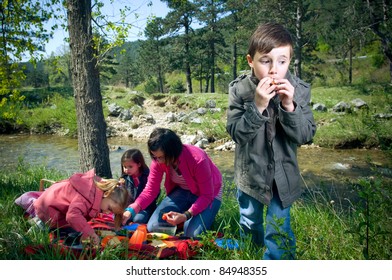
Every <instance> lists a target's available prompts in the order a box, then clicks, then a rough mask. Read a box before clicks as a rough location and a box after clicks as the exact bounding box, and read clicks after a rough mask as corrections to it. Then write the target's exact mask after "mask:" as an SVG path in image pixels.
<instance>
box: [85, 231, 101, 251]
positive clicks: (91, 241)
mask: <svg viewBox="0 0 392 280" xmlns="http://www.w3.org/2000/svg"><path fill="white" fill-rule="evenodd" d="M81 241H82V244H87V245H92V246H94V247H97V246H99V245H100V243H101V239H100V238H99V236H98V235H97V234H96V233H95V232H94V233H93V234H91V235H90V236H86V237H82V239H81Z"/></svg>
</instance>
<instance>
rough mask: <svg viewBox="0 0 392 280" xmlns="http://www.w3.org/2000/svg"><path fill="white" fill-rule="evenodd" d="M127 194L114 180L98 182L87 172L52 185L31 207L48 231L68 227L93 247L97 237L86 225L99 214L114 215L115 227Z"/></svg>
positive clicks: (119, 223)
mask: <svg viewBox="0 0 392 280" xmlns="http://www.w3.org/2000/svg"><path fill="white" fill-rule="evenodd" d="M128 195H129V194H128V192H127V190H126V189H125V187H122V186H120V185H119V182H118V180H115V179H102V178H100V177H98V176H96V175H95V170H94V169H91V170H90V171H88V172H86V173H75V174H73V175H72V176H71V177H70V178H69V179H66V180H62V181H59V182H56V183H54V184H53V185H51V186H50V187H49V188H47V189H46V190H45V191H44V192H43V193H42V195H41V196H40V197H39V198H38V199H37V200H35V201H34V204H33V205H34V208H35V213H36V215H37V217H38V218H39V219H41V220H42V221H43V222H44V223H47V224H48V225H49V226H50V228H61V227H71V228H72V229H74V230H76V231H77V232H80V233H81V234H82V235H81V239H82V240H83V239H91V241H92V242H93V243H94V244H96V245H97V244H99V242H100V240H99V237H98V235H97V234H96V233H95V231H94V229H93V228H91V226H90V225H89V224H88V223H87V222H88V221H89V220H91V219H92V218H94V217H96V216H97V215H98V213H99V212H101V211H102V212H103V213H114V214H115V224H116V226H117V227H119V226H120V225H121V222H122V214H123V212H124V209H125V207H126V206H127V202H128Z"/></svg>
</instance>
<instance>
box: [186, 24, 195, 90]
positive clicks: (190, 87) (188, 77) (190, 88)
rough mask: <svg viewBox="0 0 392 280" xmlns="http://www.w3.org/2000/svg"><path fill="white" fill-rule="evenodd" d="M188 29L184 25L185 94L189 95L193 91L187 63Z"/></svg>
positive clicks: (189, 66)
mask: <svg viewBox="0 0 392 280" xmlns="http://www.w3.org/2000/svg"><path fill="white" fill-rule="evenodd" d="M186 22H187V23H188V20H186ZM189 29H190V25H189V24H186V25H185V40H186V42H185V54H186V56H185V68H186V70H185V75H186V88H187V93H188V94H191V93H193V89H192V76H191V64H190V62H189V59H190V50H189V49H190V48H189Z"/></svg>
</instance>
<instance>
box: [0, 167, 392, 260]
mask: <svg viewBox="0 0 392 280" xmlns="http://www.w3.org/2000/svg"><path fill="white" fill-rule="evenodd" d="M41 178H49V179H53V180H59V179H63V178H64V175H63V174H61V172H59V171H56V170H50V169H47V168H44V167H40V166H29V165H27V164H26V163H23V162H20V165H19V167H18V168H17V169H16V170H15V171H14V172H11V173H10V172H5V171H0V219H1V221H2V222H1V224H0V259H4V260H20V259H74V258H75V257H74V256H73V255H72V254H68V255H67V254H66V255H64V254H63V253H61V252H60V250H56V249H53V248H52V247H49V240H48V234H47V232H36V231H31V232H29V233H28V230H29V228H30V225H29V223H28V222H27V221H26V219H25V218H23V210H22V209H21V208H20V207H19V206H17V205H16V204H15V203H14V200H15V199H16V198H17V197H18V196H19V195H21V194H22V193H24V192H26V191H30V190H37V189H38V186H39V181H40V179H41ZM224 183H225V189H224V194H223V199H222V207H221V209H220V211H219V212H218V215H217V217H216V219H215V222H214V224H213V227H212V229H211V230H210V231H208V232H207V233H205V234H203V235H202V236H201V242H202V244H203V245H202V247H201V248H200V249H199V251H198V254H197V255H196V256H195V257H194V258H196V259H201V260H252V259H256V260H257V259H261V257H262V253H263V248H260V247H256V246H254V245H253V243H252V242H251V240H250V238H249V237H248V236H247V237H241V236H240V234H239V232H240V227H239V224H238V221H239V213H238V205H237V202H236V199H235V187H234V185H233V183H232V182H231V181H230V180H228V179H225V180H224ZM390 186H391V182H390V179H389V180H388V179H386V178H381V179H380V178H365V179H360V180H359V181H358V182H352V184H351V185H348V186H347V187H348V188H352V189H353V192H355V193H356V194H358V196H357V200H356V202H355V203H354V202H352V203H351V202H350V204H348V206H347V205H346V206H344V205H343V204H342V203H340V202H332V201H331V200H330V198H329V197H328V195H327V194H326V193H325V192H323V191H320V188H318V186H307V188H306V191H305V193H304V196H303V197H302V198H301V199H300V200H299V201H298V202H296V203H294V205H293V207H292V227H293V230H294V233H295V235H296V240H297V258H298V259H300V260H362V259H378V260H381V259H385V260H389V259H392V248H391V244H392V242H391V241H392V235H391V233H392V217H391V213H392V209H391V207H392V203H391V202H392V201H391V198H392V189H391V187H390ZM316 190H317V191H316ZM217 233H221V234H223V235H224V238H227V239H233V240H237V241H238V242H239V243H240V244H241V249H240V250H226V249H218V248H217V247H216V246H215V245H214V243H213V242H211V241H212V240H214V238H215V236H216V234H217ZM28 245H42V248H41V250H40V251H39V252H37V253H36V254H34V255H26V254H25V251H24V249H25V247H26V246H28ZM124 252H126V249H125V248H123V247H122V246H118V247H116V248H113V247H107V248H106V249H105V250H104V251H103V252H102V253H100V254H98V255H97V256H96V257H95V259H108V260H116V259H124Z"/></svg>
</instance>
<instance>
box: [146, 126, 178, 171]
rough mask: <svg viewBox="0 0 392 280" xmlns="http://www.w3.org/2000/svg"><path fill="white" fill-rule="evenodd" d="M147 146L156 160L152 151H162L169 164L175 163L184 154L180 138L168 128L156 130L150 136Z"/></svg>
mask: <svg viewBox="0 0 392 280" xmlns="http://www.w3.org/2000/svg"><path fill="white" fill-rule="evenodd" d="M147 145H148V151H149V153H150V156H151V158H154V155H153V154H152V153H151V151H152V152H155V151H157V150H161V151H162V152H163V153H164V154H165V162H166V163H167V164H170V163H173V162H175V161H176V160H177V159H178V157H179V156H180V155H181V152H182V142H181V139H180V137H178V135H177V134H176V133H175V132H174V131H172V130H170V129H167V128H155V129H154V130H153V132H151V134H150V137H149V139H148V141H147Z"/></svg>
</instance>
